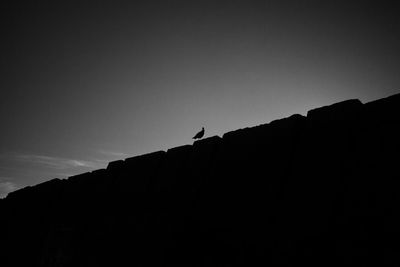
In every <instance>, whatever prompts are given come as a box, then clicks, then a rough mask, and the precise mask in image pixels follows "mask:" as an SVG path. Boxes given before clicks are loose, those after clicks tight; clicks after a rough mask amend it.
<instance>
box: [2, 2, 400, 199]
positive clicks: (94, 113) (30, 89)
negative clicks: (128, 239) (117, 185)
mask: <svg viewBox="0 0 400 267" xmlns="http://www.w3.org/2000/svg"><path fill="white" fill-rule="evenodd" d="M360 3H362V4H361V6H360ZM4 10H5V11H6V13H7V14H6V15H5V16H4V17H3V19H4V20H5V21H6V23H5V24H4V25H5V26H6V28H7V29H6V31H5V37H6V38H5V39H7V40H9V42H6V43H5V44H2V45H4V46H5V47H4V49H3V51H7V53H5V60H4V61H3V62H2V63H1V64H2V65H1V66H2V71H3V75H4V77H3V79H2V88H3V89H4V92H3V94H2V97H1V99H0V109H1V112H0V116H1V117H0V119H1V121H2V131H1V135H0V198H1V197H3V196H5V195H6V194H7V193H8V192H11V191H13V190H16V189H19V188H22V187H25V186H28V185H34V184H38V183H41V182H44V181H47V180H50V179H53V178H66V177H69V176H73V175H77V174H80V173H83V172H87V171H92V170H95V169H99V168H105V167H106V166H107V163H108V162H110V161H113V160H117V159H121V158H128V157H132V156H136V155H141V154H145V153H149V152H153V151H157V150H167V149H168V148H172V147H176V146H180V145H185V144H189V143H193V141H192V139H191V138H192V137H193V135H194V134H195V133H196V132H198V131H199V130H200V129H201V127H202V126H204V127H205V137H204V138H206V137H210V136H214V135H218V136H222V135H223V134H224V133H226V132H229V131H232V130H236V129H240V128H245V127H252V126H256V125H259V124H264V123H269V122H270V121H273V120H275V119H280V118H284V117H288V116H290V115H293V114H301V115H305V114H306V112H307V111H308V110H311V109H313V108H318V107H322V106H326V105H330V104H333V103H337V102H340V101H344V100H348V99H360V101H362V102H363V103H367V102H370V101H373V100H377V99H380V98H385V97H388V96H390V95H394V94H397V93H399V92H400V90H399V89H400V77H399V76H398V74H397V70H398V69H400V52H399V51H398V47H400V36H399V35H400V31H399V29H400V18H398V15H397V14H398V11H399V9H398V8H396V7H395V6H392V5H391V4H388V3H385V4H380V5H379V4H376V3H375V4H372V3H366V2H360V1H346V2H339V3H320V2H319V1H311V2H307V3H298V2H296V1H220V2H217V3H215V2H213V1H202V2H198V1H170V2H168V3H165V2H163V1H152V2H145V1H137V2H134V3H118V2H113V3H108V4H104V3H97V4H96V5H89V4H86V5H85V4H83V3H73V2H68V3H51V2H50V1H49V2H46V1H43V2H41V3H31V2H29V1H25V2H24V1H22V2H19V3H9V4H6V5H5V7H4Z"/></svg>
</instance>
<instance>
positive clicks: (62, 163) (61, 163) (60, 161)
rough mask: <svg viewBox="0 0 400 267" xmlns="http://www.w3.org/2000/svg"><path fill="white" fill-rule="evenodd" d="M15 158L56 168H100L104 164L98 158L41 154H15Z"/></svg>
mask: <svg viewBox="0 0 400 267" xmlns="http://www.w3.org/2000/svg"><path fill="white" fill-rule="evenodd" d="M15 158H16V159H17V160H18V161H21V162H25V163H31V164H35V165H42V166H47V167H48V168H52V169H58V170H64V169H71V168H79V167H81V168H82V167H83V168H91V169H96V168H101V167H102V166H103V165H104V162H102V161H99V160H96V161H87V160H76V159H66V158H59V157H49V156H43V155H16V156H15Z"/></svg>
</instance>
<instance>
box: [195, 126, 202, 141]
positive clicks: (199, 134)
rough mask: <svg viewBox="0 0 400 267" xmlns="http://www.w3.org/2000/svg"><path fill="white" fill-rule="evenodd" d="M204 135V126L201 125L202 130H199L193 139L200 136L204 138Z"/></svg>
mask: <svg viewBox="0 0 400 267" xmlns="http://www.w3.org/2000/svg"><path fill="white" fill-rule="evenodd" d="M203 136H204V127H201V131H200V132H198V133H197V134H196V135H195V136H194V137H193V139H200V138H202V137H203Z"/></svg>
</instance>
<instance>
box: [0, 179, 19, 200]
mask: <svg viewBox="0 0 400 267" xmlns="http://www.w3.org/2000/svg"><path fill="white" fill-rule="evenodd" d="M17 189H18V186H17V185H16V184H15V183H12V182H0V198H4V197H6V196H7V194H8V193H10V192H12V191H15V190H17Z"/></svg>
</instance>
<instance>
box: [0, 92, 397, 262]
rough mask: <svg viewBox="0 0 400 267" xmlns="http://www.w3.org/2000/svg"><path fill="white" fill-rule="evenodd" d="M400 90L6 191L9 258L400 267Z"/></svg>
mask: <svg viewBox="0 0 400 267" xmlns="http://www.w3.org/2000/svg"><path fill="white" fill-rule="evenodd" d="M399 114H400V95H395V96H392V97H389V98H385V99H381V100H378V101H374V102H370V103H367V104H362V103H361V102H360V101H358V100H348V101H345V102H341V103H337V104H334V105H332V106H328V107H322V108H319V109H315V110H312V111H309V112H308V114H307V117H303V116H301V115H293V116H291V117H289V118H285V119H281V120H277V121H273V122H271V123H269V124H264V125H260V126H256V127H252V128H246V129H240V130H237V131H234V132H229V133H226V134H225V135H224V136H223V138H220V137H217V136H215V137H211V138H207V139H204V140H200V141H196V142H195V143H194V144H193V145H187V146H181V147H176V148H172V149H170V150H168V151H167V152H164V151H159V152H154V153H150V154H147V155H142V156H138V157H134V158H129V159H125V160H124V161H122V160H121V161H116V162H111V163H110V164H109V165H108V167H107V169H105V170H97V171H94V172H91V173H85V174H81V175H78V176H74V177H70V178H69V179H65V180H60V179H54V180H51V181H48V182H45V183H42V184H39V185H36V186H33V187H27V188H24V189H21V190H18V191H16V192H13V193H10V194H9V195H8V196H7V198H6V199H3V200H0V216H1V217H0V219H1V220H0V229H1V235H0V266H3V267H9V266H18V267H19V266H41V267H42V266H43V267H44V266H46V267H50V266H51V267H61V266H62V267H64V266H65V267H66V266H71V267H76V266H237V265H243V266H262V265H264V266H299V265H301V264H306V265H319V266H343V265H351V266H366V265H368V266H400V260H399V259H400V257H399V255H400V171H399V170H400V164H399V160H400V156H399V155H400V130H399V128H400V127H399V125H400V115H399Z"/></svg>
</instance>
